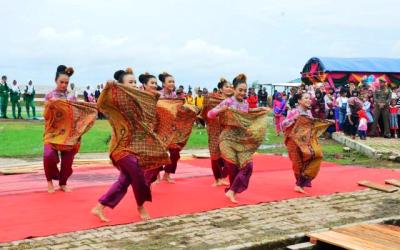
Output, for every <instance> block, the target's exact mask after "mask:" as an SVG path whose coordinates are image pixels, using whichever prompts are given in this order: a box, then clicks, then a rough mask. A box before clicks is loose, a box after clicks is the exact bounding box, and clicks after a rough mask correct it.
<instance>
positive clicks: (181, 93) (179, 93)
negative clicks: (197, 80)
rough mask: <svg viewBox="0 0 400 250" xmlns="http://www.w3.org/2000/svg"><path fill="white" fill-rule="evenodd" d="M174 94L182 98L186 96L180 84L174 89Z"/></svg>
mask: <svg viewBox="0 0 400 250" xmlns="http://www.w3.org/2000/svg"><path fill="white" fill-rule="evenodd" d="M176 95H177V97H178V98H182V99H184V98H185V97H186V93H185V88H184V87H183V86H182V85H180V86H179V87H178V89H177V90H176Z"/></svg>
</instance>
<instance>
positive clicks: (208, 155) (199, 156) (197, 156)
mask: <svg viewBox="0 0 400 250" xmlns="http://www.w3.org/2000/svg"><path fill="white" fill-rule="evenodd" d="M192 156H193V157H194V158H197V159H208V158H210V154H192Z"/></svg>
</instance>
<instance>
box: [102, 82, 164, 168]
mask: <svg viewBox="0 0 400 250" xmlns="http://www.w3.org/2000/svg"><path fill="white" fill-rule="evenodd" d="M157 100H158V95H156V94H152V93H149V92H145V91H141V90H138V89H136V88H134V87H131V86H126V85H122V84H117V83H107V85H106V87H105V89H104V90H103V91H102V93H101V95H100V98H99V100H98V102H97V105H98V107H99V109H100V111H101V112H102V113H103V114H105V116H106V117H107V118H108V121H109V122H110V124H111V126H112V128H113V133H112V136H111V141H110V149H109V152H110V158H111V159H112V160H113V161H114V162H116V161H118V160H119V159H121V158H123V157H125V156H127V155H128V154H133V155H135V156H136V157H137V159H138V161H139V166H140V167H141V168H143V169H152V168H157V167H159V166H161V165H165V164H168V163H170V160H169V156H168V153H167V149H166V146H165V144H164V143H163V142H162V140H161V139H160V136H159V135H158V134H157V133H156V132H155V131H156V125H157V114H156V105H157Z"/></svg>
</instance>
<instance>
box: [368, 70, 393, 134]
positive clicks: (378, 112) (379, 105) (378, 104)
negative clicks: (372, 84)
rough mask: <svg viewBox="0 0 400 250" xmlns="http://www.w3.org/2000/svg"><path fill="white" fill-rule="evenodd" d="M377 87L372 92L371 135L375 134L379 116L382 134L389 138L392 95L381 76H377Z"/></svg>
mask: <svg viewBox="0 0 400 250" xmlns="http://www.w3.org/2000/svg"><path fill="white" fill-rule="evenodd" d="M378 81H379V88H378V89H376V90H375V92H374V102H375V110H374V118H375V119H374V123H373V124H372V129H371V135H372V136H375V135H376V126H377V125H378V124H379V118H382V120H383V128H381V131H382V130H383V136H384V137H385V138H390V131H389V104H390V99H391V96H392V93H391V90H390V89H389V88H388V87H387V86H386V80H385V78H383V77H379V79H378Z"/></svg>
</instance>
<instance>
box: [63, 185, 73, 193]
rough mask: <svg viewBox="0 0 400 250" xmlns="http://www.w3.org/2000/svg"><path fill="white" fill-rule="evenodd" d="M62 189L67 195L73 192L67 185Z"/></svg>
mask: <svg viewBox="0 0 400 250" xmlns="http://www.w3.org/2000/svg"><path fill="white" fill-rule="evenodd" d="M60 189H61V190H62V191H64V192H67V193H68V192H71V191H72V189H70V188H69V187H67V186H66V185H62V186H60Z"/></svg>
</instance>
